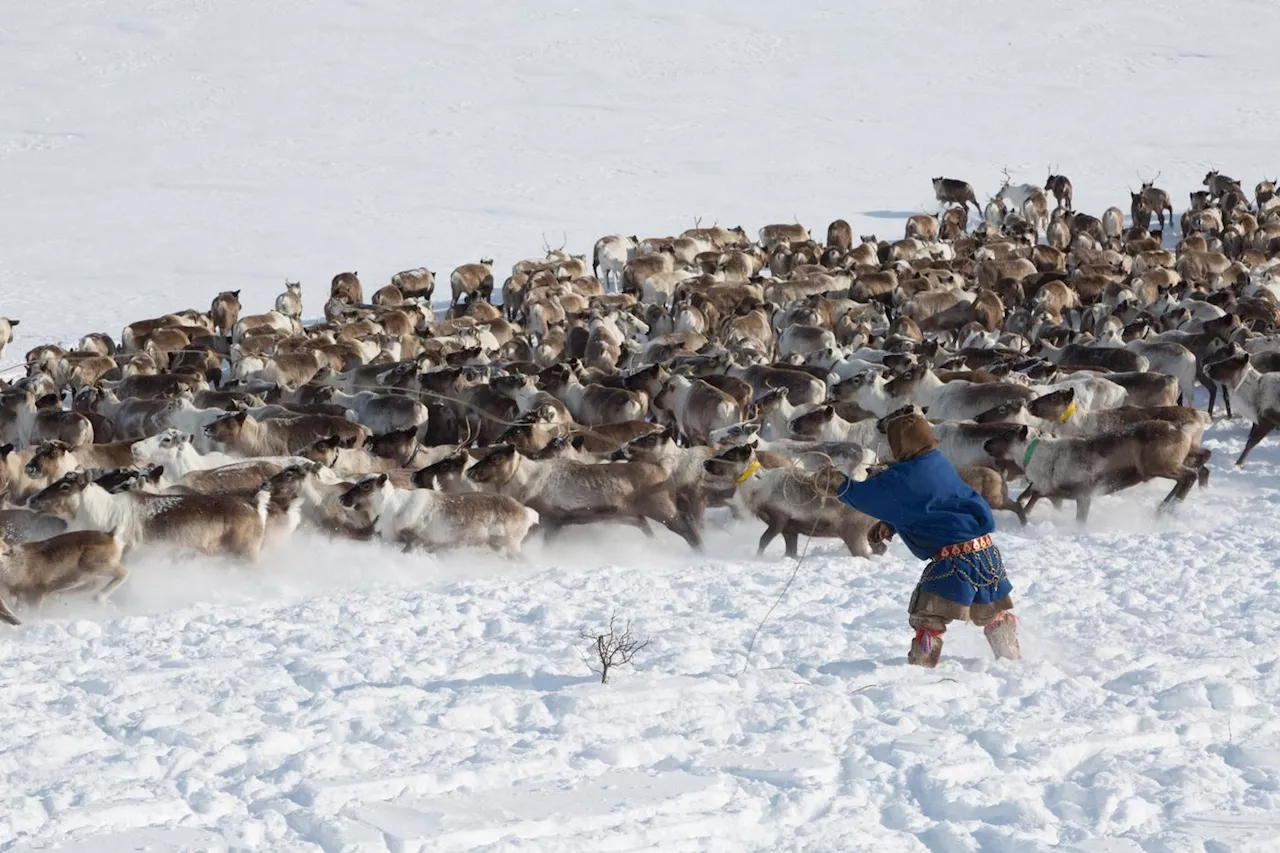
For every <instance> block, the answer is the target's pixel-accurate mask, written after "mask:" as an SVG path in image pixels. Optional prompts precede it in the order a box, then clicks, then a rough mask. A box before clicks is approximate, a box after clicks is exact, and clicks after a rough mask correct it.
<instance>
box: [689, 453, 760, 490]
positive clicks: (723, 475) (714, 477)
mask: <svg viewBox="0 0 1280 853" xmlns="http://www.w3.org/2000/svg"><path fill="white" fill-rule="evenodd" d="M755 461H756V448H755V444H754V443H750V444H740V445H736V446H734V447H730V448H727V449H725V450H722V451H720V452H719V453H717V454H716V455H715V456H713V457H711V458H710V459H707V460H705V461H704V462H703V463H702V471H703V473H704V475H705V476H706V478H707V479H708V480H711V481H712V482H713V484H714V485H716V486H720V485H727V484H728V483H729V481H733V480H737V479H738V478H740V477H741V476H742V475H743V474H744V473H745V472H746V471H747V470H748V469H749V468H750V467H751V465H752V464H754V463H755Z"/></svg>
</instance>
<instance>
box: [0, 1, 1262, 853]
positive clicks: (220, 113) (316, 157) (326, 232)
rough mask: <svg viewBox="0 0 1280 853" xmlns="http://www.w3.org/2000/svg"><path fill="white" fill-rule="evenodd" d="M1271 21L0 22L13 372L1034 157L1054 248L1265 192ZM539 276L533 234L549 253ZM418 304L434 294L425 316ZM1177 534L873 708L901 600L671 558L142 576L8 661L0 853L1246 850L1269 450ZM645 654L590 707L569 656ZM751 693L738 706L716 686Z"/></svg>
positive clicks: (910, 209)
mask: <svg viewBox="0 0 1280 853" xmlns="http://www.w3.org/2000/svg"><path fill="white" fill-rule="evenodd" d="M1277 23H1280V8H1277V7H1274V6H1272V5H1269V4H1257V3H1248V2H1244V0H1223V1H1222V2H1218V3H1200V4H1193V3H1189V2H1184V1H1183V0H1170V2H1166V3H1162V4H1150V3H1136V2H1133V3H1115V2H1112V3H1102V2H1082V3H1076V4H1066V5H1043V6H1041V5H1037V6H1036V7H1035V8H1032V7H1030V6H1028V5H1026V4H1019V3H1013V2H1008V0H988V2H976V3H968V4H961V5H946V4H937V3H926V2H907V3H898V4H887V5H882V6H876V7H864V6H861V5H858V4H836V3H822V4H820V3H814V4H800V5H797V6H789V7H781V6H778V5H776V4H766V3H760V2H756V1H755V0H748V1H747V2H742V3H738V4H733V5H731V6H725V7H723V8H721V7H714V8H713V7H711V6H706V7H703V6H698V5H693V4H688V3H683V4H678V3H658V2H645V3H639V2H619V3H609V4H604V3H599V4H587V3H579V4H569V3H563V2H557V0H552V2H541V3H536V4H497V3H492V2H478V3H472V4H443V3H431V4H423V3H410V2H403V1H402V2H375V3H356V2H341V1H340V0H318V2H310V3H303V2H297V0H284V2H279V3H270V4H262V3H249V2H244V0H231V1H230V2H222V3H180V2H173V0H163V1H162V2H148V3H143V2H140V0H118V2H112V3H106V4H77V5H67V4H40V3H31V4H17V5H14V7H13V8H11V9H9V10H7V13H6V16H5V20H4V23H3V25H0V77H2V79H3V80H4V81H5V83H4V91H5V95H6V96H5V98H3V99H2V100H0V196H3V204H0V314H3V315H4V316H8V317H15V318H19V319H21V321H22V324H21V325H20V326H19V327H18V328H17V329H16V338H15V341H14V344H13V345H12V347H11V348H10V350H9V351H8V353H7V354H6V356H5V359H4V363H5V365H14V364H16V363H17V362H20V361H21V358H22V353H23V352H25V351H26V349H28V348H29V347H31V346H33V345H35V344H37V343H42V342H46V341H62V342H64V343H72V342H74V341H75V340H76V339H77V338H78V336H79V335H80V334H82V333H84V332H87V331H90V330H103V331H107V332H110V333H112V334H115V335H118V333H119V328H120V326H122V325H123V324H124V323H125V322H127V321H130V320H135V319H139V318H142V317H148V316H154V315H157V314H160V313H163V312H165V311H168V310H173V309H176V308H183V307H188V306H191V305H194V306H196V307H204V305H205V304H206V303H207V302H208V300H209V299H211V298H212V296H213V295H214V294H215V293H216V292H218V291H220V290H227V289H241V290H242V298H243V300H244V303H245V311H246V313H248V312H255V311H261V310H266V309H267V308H269V307H270V305H271V301H272V299H273V298H274V295H275V294H276V293H278V292H279V291H280V290H281V289H282V286H283V282H284V279H285V278H286V277H289V278H300V279H301V280H302V281H303V286H304V300H305V304H306V306H307V315H308V316H315V315H316V314H318V313H319V309H320V306H321V304H322V297H321V293H322V292H323V290H324V288H325V286H326V284H327V282H328V279H329V278H330V277H331V276H332V275H333V274H334V273H335V272H338V271H340V270H348V269H350V270H358V271H359V272H360V273H361V276H362V278H364V279H365V280H366V281H367V282H381V281H382V280H384V279H385V278H387V277H389V276H390V275H391V274H392V273H394V272H396V271H398V270H400V269H407V268H411V267H417V266H420V265H423V264H426V265H427V266H429V267H431V268H432V269H436V270H440V271H443V272H445V273H446V274H447V271H448V270H449V269H451V268H452V267H454V266H456V265H458V264H460V263H463V262H467V261H472V260H476V259H478V258H479V257H481V256H490V255H492V256H494V257H496V259H497V266H498V267H499V268H500V269H505V268H506V267H507V266H508V265H509V264H510V263H511V262H513V261H515V260H516V259H517V258H519V257H524V256H526V255H530V254H537V253H538V247H539V246H540V245H541V243H542V239H543V235H544V234H545V235H546V238H547V240H548V241H549V242H550V243H551V244H552V245H558V244H559V243H560V241H561V240H567V241H568V248H569V249H571V250H573V251H576V252H589V251H590V248H591V244H592V242H593V241H594V240H595V238H596V237H598V236H601V235H603V234H607V233H614V232H623V233H628V234H630V233H637V234H640V235H642V236H644V235H649V234H664V233H669V232H672V231H678V230H680V229H682V228H684V227H688V226H690V225H692V224H693V221H694V219H695V217H702V219H703V223H704V224H709V222H710V221H711V220H713V219H718V220H719V221H720V222H721V223H722V224H727V225H738V224H742V225H744V226H746V227H747V228H748V231H749V232H754V230H755V229H756V228H758V227H759V226H760V225H763V224H766V223H768V222H777V221H784V222H785V221H791V220H792V219H793V218H798V219H799V220H800V221H802V222H805V223H806V224H808V225H809V226H810V227H811V228H813V229H814V230H821V229H823V228H825V225H826V223H827V222H828V221H830V220H831V219H834V218H836V217H844V218H846V219H847V220H849V221H850V222H851V223H852V224H853V226H854V229H855V233H871V232H875V233H879V234H882V235H886V234H894V235H896V234H897V233H899V232H900V230H901V228H902V221H903V219H904V218H905V217H906V216H907V215H909V214H911V213H915V212H920V211H923V210H932V209H934V207H935V204H934V202H933V200H932V193H931V190H930V185H929V178H931V177H933V176H937V175H946V176H948V177H957V178H962V179H965V180H969V181H971V182H972V183H974V185H975V187H976V188H977V190H978V193H979V194H980V196H981V197H982V198H985V197H986V196H988V195H990V194H992V193H994V192H995V190H996V188H997V186H998V184H999V180H1000V170H1001V169H1002V168H1003V167H1006V166H1007V167H1008V168H1009V169H1010V171H1011V173H1012V175H1013V177H1014V179H1015V181H1018V180H1026V181H1030V182H1040V181H1042V180H1043V175H1044V170H1045V169H1046V168H1047V166H1048V165H1049V164H1050V163H1052V164H1053V165H1054V166H1055V167H1057V168H1058V169H1060V171H1062V172H1063V173H1065V174H1067V175H1069V176H1070V177H1071V178H1072V180H1073V181H1074V183H1075V199H1076V205H1077V207H1079V208H1081V209H1083V210H1086V211H1089V212H1092V213H1095V214H1097V213H1100V212H1101V210H1102V209H1103V208H1104V207H1106V206H1108V205H1111V204H1119V205H1121V206H1122V207H1123V206H1125V202H1126V197H1125V195H1124V193H1125V185H1126V184H1133V185H1136V184H1137V173H1138V172H1139V171H1141V172H1142V174H1143V175H1144V176H1146V177H1149V176H1151V175H1153V174H1155V173H1156V172H1157V171H1161V172H1162V176H1161V183H1162V184H1163V185H1165V186H1168V187H1169V188H1170V190H1171V191H1172V192H1173V194H1174V204H1175V207H1176V208H1177V209H1179V210H1181V209H1182V208H1183V207H1184V206H1185V202H1184V199H1185V198H1186V196H1185V193H1186V192H1189V191H1191V190H1194V189H1198V188H1199V187H1200V179H1201V177H1202V176H1203V174H1204V172H1205V171H1207V170H1208V169H1209V168H1213V167H1221V168H1223V169H1224V170H1226V171H1228V172H1230V173H1231V174H1234V175H1237V176H1239V177H1241V178H1242V179H1243V180H1244V181H1245V183H1246V184H1247V185H1249V186H1252V183H1253V182H1254V181H1256V180H1257V179H1259V178H1261V177H1263V176H1264V175H1265V176H1266V177H1273V176H1274V174H1273V173H1274V171H1276V170H1277V169H1278V168H1280V164H1277V162H1276V161H1275V157H1276V153H1275V150H1274V145H1273V144H1272V142H1271V140H1273V139H1274V138H1275V136H1276V132H1277V130H1278V129H1280V113H1277V112H1276V111H1275V110H1274V109H1272V108H1271V107H1270V106H1269V105H1270V103H1271V100H1272V99H1273V95H1274V80H1275V78H1276V74H1275V71H1276V70H1277V68H1276V65H1277V62H1278V60H1277V59H1276V58H1275V57H1276V56H1277V54H1276V52H1275V50H1274V49H1273V47H1272V44H1271V41H1272V38H1271V36H1272V34H1273V33H1275V32H1277V31H1278V28H1277V26H1276V25H1277ZM562 235H563V236H562ZM443 278H444V277H443V276H442V284H443ZM1244 435H1245V428H1244V426H1243V425H1242V424H1241V423H1240V422H1238V421H1235V422H1221V423H1219V424H1217V425H1215V426H1214V427H1213V428H1212V429H1211V430H1210V431H1209V433H1208V434H1207V436H1206V444H1205V446H1206V447H1209V448H1210V449H1212V450H1213V451H1214V452H1215V458H1214V461H1213V463H1212V468H1213V479H1212V481H1211V483H1210V486H1209V488H1208V489H1205V490H1199V489H1197V490H1195V491H1194V492H1193V493H1192V496H1191V498H1190V500H1189V501H1188V503H1187V504H1186V505H1184V506H1183V507H1182V508H1181V509H1180V510H1179V512H1178V513H1177V514H1176V515H1175V516H1172V517H1169V518H1163V519H1157V518H1155V516H1154V515H1153V512H1152V509H1153V507H1154V505H1155V503H1156V501H1157V500H1158V498H1159V497H1161V496H1162V495H1163V493H1164V491H1165V490H1167V487H1166V486H1165V485H1163V484H1149V485H1147V486H1144V487H1142V488H1140V489H1135V490H1133V491H1131V492H1127V493H1125V494H1124V495H1123V496H1121V497H1115V498H1107V499H1104V500H1101V501H1099V502H1097V504H1096V505H1095V509H1094V512H1093V517H1092V519H1091V522H1090V525H1089V526H1088V528H1086V529H1084V530H1081V529H1079V528H1078V527H1077V526H1076V525H1075V524H1074V521H1073V520H1072V516H1071V511H1070V508H1069V507H1068V508H1067V509H1064V510H1062V511H1054V510H1052V509H1051V508H1050V507H1048V506H1041V507H1038V508H1037V511H1036V513H1035V514H1034V516H1033V523H1032V524H1031V525H1030V526H1029V527H1027V528H1025V529H1021V528H1018V527H1017V524H1016V521H1014V520H1013V518H1012V516H1010V515H1007V514H1001V515H1000V525H1001V529H1000V531H999V534H998V536H999V538H998V541H999V543H1000V545H1001V547H1002V548H1003V550H1004V552H1005V555H1006V558H1007V560H1008V562H1009V565H1010V567H1011V576H1012V579H1013V581H1014V584H1015V592H1014V595H1015V601H1016V602H1017V603H1018V609H1017V612H1018V615H1019V617H1020V619H1021V626H1022V645H1023V651H1024V655H1025V660H1023V661H1021V662H1019V663H1008V662H996V661H993V660H992V659H991V658H990V655H989V652H988V650H987V648H986V644H985V642H984V640H983V639H982V636H981V633H980V632H979V631H978V630H976V629H973V628H971V627H965V626H955V627H953V629H952V630H951V631H950V632H948V634H947V636H946V648H945V652H944V659H943V664H942V665H941V666H940V667H939V668H938V669H937V670H934V671H922V670H918V669H915V668H909V667H907V666H905V664H904V661H905V655H906V648H907V644H908V641H909V637H910V632H909V629H908V628H907V627H906V612H905V611H906V603H907V598H908V595H909V593H910V589H911V586H912V584H913V583H914V581H915V579H916V577H917V575H918V571H919V568H920V565H919V564H918V563H917V562H915V561H913V560H911V559H910V558H909V557H908V555H907V554H906V551H905V549H904V548H903V547H902V546H901V545H900V544H895V545H893V546H892V547H891V549H890V552H889V554H888V556H886V557H884V558H880V559H876V560H873V561H863V560H854V559H851V558H850V557H849V556H848V555H847V553H846V552H845V551H844V549H843V547H842V546H839V545H838V544H836V543H831V542H815V543H814V544H813V545H812V546H811V548H810V551H809V553H808V556H807V557H806V559H805V561H804V563H803V565H802V566H801V567H800V569H799V572H798V574H797V576H796V580H795V583H794V584H793V586H792V587H791V589H790V591H789V592H788V594H787V596H786V597H785V598H784V599H783V601H782V602H781V604H780V605H779V606H778V608H777V610H776V611H775V612H774V614H773V616H772V618H771V620H770V621H769V623H768V624H766V625H765V627H764V629H763V631H762V633H761V635H760V638H759V640H758V642H757V644H756V649H755V654H754V655H753V657H752V659H751V660H750V661H747V660H746V659H745V658H744V650H745V647H746V644H747V641H748V639H749V638H750V635H751V632H752V631H753V630H754V628H755V627H756V625H757V624H758V622H759V620H760V619H761V617H762V616H763V615H764V613H765V611H766V610H767V609H768V608H769V605H770V604H771V603H772V602H773V600H774V598H775V597H776V596H777V594H778V592H779V590H780V589H781V588H782V585H783V584H784V583H785V582H786V579H787V577H788V576H789V575H790V573H791V571H792V568H793V566H794V564H793V563H792V562H791V561H787V560H784V559H782V558H781V557H780V555H779V553H778V551H779V546H777V545H775V546H774V549H773V550H772V551H771V552H770V553H769V554H768V555H766V557H765V558H764V559H757V558H756V557H755V555H754V551H755V548H754V545H755V540H756V537H757V536H758V535H759V533H760V529H759V525H756V524H754V523H742V524H736V523H733V522H730V521H728V520H727V518H725V517H723V516H715V522H714V524H713V525H712V526H713V529H712V530H710V531H709V533H708V537H707V539H708V547H707V551H706V554H705V556H693V555H691V553H690V552H689V550H688V549H687V548H686V547H685V546H684V544H683V543H681V542H680V541H679V540H678V539H676V538H675V537H673V536H670V535H668V534H666V533H665V532H662V533H659V535H658V537H657V538H656V539H654V540H645V539H644V538H643V537H642V536H641V535H640V534H638V533H637V532H635V531H633V530H629V529H620V528H613V527H600V528H589V529H584V530H579V531H576V532H575V533H574V534H572V535H566V536H565V537H564V540H563V541H562V542H561V543H558V544H557V545H556V546H555V547H554V548H548V547H546V546H542V545H537V544H535V545H534V546H532V547H531V548H530V560H529V563H528V564H526V565H513V564H510V563H507V562H504V561H501V560H498V559H496V558H491V557H477V556H473V555H455V556H451V557H448V558H445V559H443V560H432V559H428V558H423V557H406V556H403V555H401V554H399V553H398V552H397V551H396V550H394V549H390V548H379V547H376V546H369V545H358V544H347V543H336V544H335V543H331V542H327V541H323V540H319V539H315V538H311V537H308V536H306V535H300V536H299V537H298V538H297V539H296V540H295V542H294V543H292V544H291V545H290V546H288V547H287V548H276V549H274V550H272V551H270V552H268V553H267V554H266V555H264V558H263V560H262V563H261V565H260V566H259V567H257V568H255V569H233V568H229V567H227V566H224V565H220V564H218V563H215V562H210V561H190V560H186V559H183V560H174V559H172V558H165V557H161V556H150V557H147V558H145V559H144V560H143V561H142V562H141V563H140V564H138V565H136V566H134V575H133V577H132V578H131V580H130V581H129V582H128V583H127V584H126V585H125V586H124V587H123V588H122V589H121V590H120V592H119V593H118V594H117V596H116V598H115V603H114V605H113V606H112V607H110V608H108V609H106V610H100V609H98V608H96V607H94V606H93V605H91V604H87V603H80V602H74V603H64V602H51V603H50V604H49V605H48V607H47V609H46V612H45V613H44V614H43V615H42V616H41V617H39V618H32V619H31V621H30V623H29V624H27V625H25V626H23V627H22V628H19V629H16V630H7V631H5V632H4V636H3V637H0V640H2V642H0V697H2V698H0V780H2V781H0V850H3V851H5V853H17V851H30V850H45V849H60V850H64V851H78V853H119V852H120V851H135V850H148V851H165V853H172V851H190V850H201V851H250V850H253V851H256V850H270V851H309V852H310V853H318V851H324V853H338V851H342V852H343V853H387V851H394V853H400V851H462V850H468V851H469V850H512V849H520V850H548V851H569V850H575V851H576V850H592V851H601V850H610V851H624V850H660V851H686V850H687V851H721V850H723V851H739V850H770V851H772V850H806V851H815V850H816V851H827V850H830V851H850V850H874V851H886V853H897V851H942V853H952V851H963V852H964V853H971V852H972V851H982V852H983V853H986V851H998V853H1003V852H1004V851H1009V853H1038V851H1051V850H1068V851H1075V853H1181V851H1196V853H1200V851H1204V853H1227V852H1228V851H1230V853H1237V851H1269V850H1274V849H1276V848H1277V845H1278V842H1277V841H1276V838H1277V836H1280V793H1278V792H1280V721H1278V719H1277V716H1276V701H1275V698H1274V697H1275V696H1276V695H1277V693H1278V692H1280V673H1278V672H1277V668H1276V667H1277V661H1280V642H1278V641H1280V630H1278V629H1277V618H1280V616H1278V614H1277V610H1278V609H1280V606H1278V605H1277V595H1276V594H1277V584H1280V581H1278V580H1277V579H1276V571H1275V567H1276V562H1277V561H1276V557H1275V553H1276V548H1277V543H1278V538H1277V533H1276V524H1275V520H1276V518H1277V513H1278V512H1280V485H1278V484H1280V451H1277V449H1276V447H1275V446H1274V445H1273V443H1272V442H1268V443H1266V444H1264V445H1263V446H1262V447H1260V448H1259V450H1258V451H1256V452H1255V454H1254V456H1253V457H1252V458H1251V460H1250V462H1249V465H1248V466H1247V467H1246V468H1245V469H1244V470H1243V471H1234V470H1232V469H1231V468H1230V461H1231V460H1232V459H1233V458H1234V456H1235V454H1236V453H1238V452H1239V449H1240V447H1241V446H1242V443H1243V439H1244ZM614 608H616V609H617V610H618V611H619V613H620V615H621V616H622V617H623V618H628V617H629V618H631V619H633V620H634V624H635V628H636V630H637V631H638V632H640V633H642V634H643V635H644V636H647V637H649V638H651V640H652V643H651V645H650V646H649V647H648V648H647V649H645V650H644V652H642V653H641V655H640V656H638V658H637V660H636V666H635V667H634V668H629V669H623V670H621V671H619V672H618V673H617V674H616V675H615V676H614V677H613V679H612V683H611V684H610V685H608V686H607V687H606V686H601V685H599V684H597V683H595V679H594V677H593V676H591V675H590V673H589V672H588V670H587V666H586V664H585V663H584V662H583V661H582V658H581V652H582V650H583V649H584V647H585V643H584V642H583V641H582V640H581V639H579V636H578V635H579V632H580V631H581V629H583V628H594V627H599V626H601V625H602V624H603V623H604V622H606V621H607V619H608V616H609V614H610V612H611V611H612V610H613V609H614ZM744 667H745V669H744Z"/></svg>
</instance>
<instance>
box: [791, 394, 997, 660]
mask: <svg viewBox="0 0 1280 853" xmlns="http://www.w3.org/2000/svg"><path fill="white" fill-rule="evenodd" d="M885 432H886V434H887V437H888V439H889V449H890V450H891V451H892V452H893V457H894V459H896V460H897V462H896V464H894V465H891V466H889V467H888V468H887V469H885V470H884V471H883V472H882V473H880V474H878V475H876V476H874V477H870V478H868V479H866V480H864V481H861V482H859V481H856V480H851V479H849V478H848V477H846V476H845V475H844V474H843V473H841V472H840V471H838V470H836V469H835V468H830V467H828V468H825V469H823V470H822V471H819V472H818V473H817V474H816V475H815V482H814V485H815V487H816V488H818V490H819V491H822V492H824V493H826V494H827V495H831V496H834V497H837V498H839V499H840V500H841V501H842V502H843V503H846V504H848V505H849V506H851V507H853V508H854V509H856V510H859V511H860V512H864V513H866V514H867V515H869V516H871V517H872V518H878V519H880V521H881V522H882V523H883V524H884V525H886V526H887V527H888V528H889V529H888V530H887V531H885V532H886V533H887V534H888V535H890V536H891V535H892V534H893V532H894V531H896V532H898V533H900V534H902V541H903V542H905V543H906V545H907V547H908V548H909V549H911V553H913V554H915V555H916V556H917V557H919V558H921V559H927V560H928V561H929V564H928V565H927V566H925V569H924V574H923V575H922V576H921V577H920V582H919V583H918V584H917V585H916V589H915V592H914V593H912V595H911V604H910V606H909V607H908V609H907V612H908V615H909V617H910V624H911V627H913V628H915V629H916V635H915V638H914V639H913V640H912V641H911V651H910V652H909V653H908V655H907V662H908V663H912V664H916V665H918V666H926V667H935V666H937V665H938V659H939V658H940V657H941V656H942V635H943V633H944V632H945V631H946V630H947V624H948V623H949V622H951V621H952V620H960V621H964V622H973V623H974V624H976V625H981V626H983V629H984V632H985V634H986V637H987V642H988V643H990V644H991V650H992V651H993V652H995V654H996V657H1002V658H1009V659H1011V660H1017V659H1019V658H1020V657H1021V653H1020V651H1019V648H1018V634H1017V619H1016V618H1015V617H1014V615H1013V612H1012V609H1013V600H1012V599H1011V598H1010V596H1009V593H1010V592H1011V591H1012V590H1013V585H1012V584H1010V583H1009V579H1008V578H1007V577H1005V571H1004V561H1003V560H1002V559H1001V556H1000V550H999V549H998V548H996V546H995V545H994V544H992V542H991V535H990V534H991V531H993V530H995V520H994V518H992V515H991V507H990V506H988V505H987V502H986V501H985V500H983V498H982V496H981V495H979V494H978V493H977V492H976V491H974V490H973V489H972V488H971V487H970V486H969V485H968V484H967V483H965V481H964V480H962V479H961V478H960V475H959V474H958V473H957V472H956V469H955V468H954V467H953V466H952V464H951V463H950V462H949V461H948V460H947V458H946V457H944V456H943V455H942V453H941V451H939V450H938V449H937V448H938V440H937V439H936V438H935V437H934V435H933V429H932V428H930V426H929V422H928V421H927V420H925V419H924V417H922V416H921V415H919V414H915V413H910V414H904V415H900V416H898V417H896V418H893V419H892V420H890V421H889V422H888V424H887V425H886V427H885Z"/></svg>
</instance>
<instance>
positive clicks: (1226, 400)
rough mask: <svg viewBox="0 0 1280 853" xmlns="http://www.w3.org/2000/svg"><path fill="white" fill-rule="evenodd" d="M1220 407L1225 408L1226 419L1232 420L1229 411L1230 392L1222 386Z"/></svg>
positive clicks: (1232, 416)
mask: <svg viewBox="0 0 1280 853" xmlns="http://www.w3.org/2000/svg"><path fill="white" fill-rule="evenodd" d="M1222 405H1224V406H1226V407H1227V417H1228V418H1234V417H1235V415H1234V414H1233V413H1232V411H1231V392H1230V391H1228V390H1227V386H1226V385H1223V386H1222Z"/></svg>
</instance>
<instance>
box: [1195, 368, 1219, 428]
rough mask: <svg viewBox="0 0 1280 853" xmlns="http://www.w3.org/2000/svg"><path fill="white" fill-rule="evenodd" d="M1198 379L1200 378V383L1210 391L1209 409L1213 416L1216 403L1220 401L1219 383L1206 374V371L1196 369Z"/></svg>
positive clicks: (1210, 415) (1210, 414)
mask: <svg viewBox="0 0 1280 853" xmlns="http://www.w3.org/2000/svg"><path fill="white" fill-rule="evenodd" d="M1196 379H1199V380H1200V384H1201V385H1203V386H1204V387H1205V390H1207V391H1208V392H1209V405H1208V407H1207V409H1208V412H1209V417H1210V418H1212V417H1213V408H1214V405H1215V404H1216V403H1217V402H1218V383H1217V382H1214V381H1213V380H1212V379H1210V378H1209V377H1208V376H1205V374H1204V372H1203V371H1200V370H1197V371H1196Z"/></svg>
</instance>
